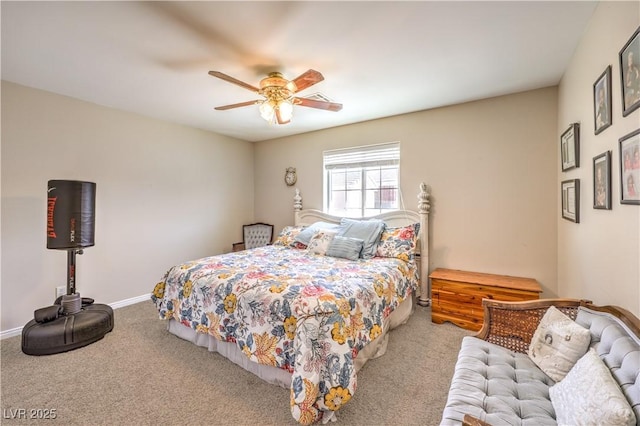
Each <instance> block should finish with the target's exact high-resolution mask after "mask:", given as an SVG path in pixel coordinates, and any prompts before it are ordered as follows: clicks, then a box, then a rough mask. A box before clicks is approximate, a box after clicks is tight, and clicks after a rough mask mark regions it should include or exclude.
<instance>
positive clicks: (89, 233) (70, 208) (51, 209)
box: [47, 180, 96, 250]
mask: <svg viewBox="0 0 640 426" xmlns="http://www.w3.org/2000/svg"><path fill="white" fill-rule="evenodd" d="M95 209H96V184H95V183H93V182H82V181H77V180H50V181H49V183H48V190H47V248H48V249H60V250H70V249H81V248H84V247H91V246H93V245H94V234H95V228H96V223H95Z"/></svg>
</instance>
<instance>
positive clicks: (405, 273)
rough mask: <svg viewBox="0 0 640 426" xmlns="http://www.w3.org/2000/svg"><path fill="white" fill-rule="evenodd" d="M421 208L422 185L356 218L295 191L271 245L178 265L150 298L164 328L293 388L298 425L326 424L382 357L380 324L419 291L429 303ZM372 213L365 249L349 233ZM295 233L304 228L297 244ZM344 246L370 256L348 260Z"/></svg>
mask: <svg viewBox="0 0 640 426" xmlns="http://www.w3.org/2000/svg"><path fill="white" fill-rule="evenodd" d="M428 213H429V193H428V189H427V186H426V185H425V184H424V183H423V184H421V185H420V192H419V194H418V211H417V212H414V211H409V210H398V211H394V212H390V213H384V214H382V215H379V216H375V217H372V218H366V220H365V219H363V220H359V221H357V220H351V219H343V218H339V217H334V216H330V215H327V214H324V213H322V212H320V211H318V210H304V209H303V208H302V199H301V197H300V193H299V191H298V190H296V195H295V198H294V218H295V221H294V225H293V226H288V227H285V228H284V229H283V230H282V232H281V233H280V235H279V236H278V238H277V240H276V241H275V243H274V244H273V245H269V246H264V247H258V248H254V249H250V250H244V251H240V252H234V253H226V254H222V255H217V256H211V257H206V258H202V259H197V260H193V261H190V262H186V263H183V264H181V265H176V266H174V267H172V268H171V269H169V271H167V273H166V274H165V275H164V277H163V278H162V280H161V281H160V282H159V283H157V284H156V286H155V288H154V290H153V293H152V296H151V298H152V300H153V302H154V303H155V304H156V307H157V309H158V312H159V316H160V318H161V319H164V320H167V321H168V330H169V332H170V333H173V334H175V335H176V336H178V337H180V338H183V339H186V340H188V341H191V342H192V343H194V344H196V345H199V346H204V347H207V348H208V349H209V350H210V351H215V352H218V353H220V354H221V355H222V356H224V357H226V358H228V359H230V360H231V361H233V362H234V363H236V364H238V365H239V366H241V367H242V368H244V369H246V370H248V371H251V372H252V373H254V374H256V375H258V376H259V377H261V378H262V379H263V380H265V381H268V382H270V383H273V384H277V385H279V386H282V387H285V388H288V389H290V395H291V397H290V406H291V413H292V416H293V417H294V419H295V420H296V421H298V422H299V423H301V424H311V423H314V422H317V421H322V422H323V423H326V422H328V421H331V420H335V418H336V417H335V413H336V411H338V410H339V409H340V408H341V407H342V406H344V405H345V404H346V403H348V401H349V400H350V399H351V398H352V397H353V395H354V393H355V391H356V387H357V372H358V370H359V369H360V368H361V367H362V366H363V365H364V363H365V362H366V361H367V360H368V359H371V358H375V357H378V356H381V355H383V354H384V352H385V350H386V344H387V340H388V335H387V333H388V331H389V330H391V329H393V328H394V327H396V326H398V325H400V324H402V323H404V322H406V321H407V319H408V318H409V316H410V315H411V314H412V312H413V310H414V306H415V302H416V297H417V296H418V295H419V298H418V299H417V303H418V304H420V305H423V306H426V305H428V304H429V302H430V300H429V297H428V296H429V289H428V278H427V277H428V262H429V260H428V258H429V256H428V241H429V237H428ZM380 222H382V223H383V225H381V226H382V228H381V229H382V231H381V232H380V234H379V236H378V241H376V243H375V245H373V246H372V245H369V246H367V238H366V237H363V238H351V237H349V235H351V234H349V232H348V231H349V230H354V229H355V230H358V229H360V230H361V229H364V228H366V229H371V228H372V227H373V226H375V225H374V224H378V223H380ZM350 227H351V228H350ZM303 234H306V235H307V238H308V236H309V235H312V236H311V238H310V240H304V242H305V243H306V244H305V243H302V242H300V240H302V235H303ZM343 243H344V244H345V245H344V246H342V245H341V244H343ZM352 244H356V245H358V244H360V245H359V247H360V248H359V249H357V250H358V251H357V252H358V253H359V254H360V256H363V255H365V252H366V253H368V254H369V255H368V256H365V257H366V258H364V259H363V258H357V259H355V257H354V256H353V250H351V245H352ZM356 257H357V254H356Z"/></svg>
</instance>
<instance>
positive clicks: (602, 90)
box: [593, 65, 612, 135]
mask: <svg viewBox="0 0 640 426" xmlns="http://www.w3.org/2000/svg"><path fill="white" fill-rule="evenodd" d="M611 123H612V117H611V65H609V66H607V68H606V69H605V70H604V72H603V73H602V74H600V77H598V79H597V80H596V82H595V83H593V124H594V132H595V134H596V135H597V134H600V133H602V132H603V131H604V130H605V129H606V128H608V127H609V126H611Z"/></svg>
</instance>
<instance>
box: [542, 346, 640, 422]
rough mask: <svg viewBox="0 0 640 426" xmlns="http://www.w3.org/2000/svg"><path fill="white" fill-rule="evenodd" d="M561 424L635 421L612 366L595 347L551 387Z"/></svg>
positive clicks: (550, 391)
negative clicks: (606, 362) (613, 375)
mask: <svg viewBox="0 0 640 426" xmlns="http://www.w3.org/2000/svg"><path fill="white" fill-rule="evenodd" d="M549 396H550V397H551V405H553V409H554V410H555V412H556V421H557V422H558V424H559V425H571V426H578V425H616V426H618V425H620V426H622V425H635V424H636V416H635V414H634V413H633V410H632V409H631V406H630V405H629V402H628V401H627V399H626V398H625V397H624V395H623V394H622V391H621V390H620V386H618V383H617V382H616V381H615V379H614V378H613V377H612V376H611V373H610V372H609V369H608V368H607V366H606V365H604V362H603V361H602V359H600V357H599V356H598V354H597V353H596V351H595V350H594V349H593V348H592V349H589V351H588V352H587V353H586V354H585V355H584V356H583V357H582V358H580V359H579V360H578V362H577V363H576V365H574V366H573V368H572V369H571V371H569V374H567V376H566V377H565V378H564V380H563V381H561V382H559V383H556V384H555V385H553V386H551V387H550V388H549Z"/></svg>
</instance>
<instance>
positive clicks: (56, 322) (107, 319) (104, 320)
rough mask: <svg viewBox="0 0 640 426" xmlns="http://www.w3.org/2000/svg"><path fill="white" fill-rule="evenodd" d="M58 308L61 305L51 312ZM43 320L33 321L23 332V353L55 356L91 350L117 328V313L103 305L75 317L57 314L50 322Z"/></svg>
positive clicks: (81, 310)
mask: <svg viewBox="0 0 640 426" xmlns="http://www.w3.org/2000/svg"><path fill="white" fill-rule="evenodd" d="M55 306H58V305H53V306H52V307H51V308H54V307H55ZM42 309H43V310H44V309H47V308H42ZM39 311H41V310H39ZM37 313H38V311H36V316H38V315H37ZM45 313H46V312H45ZM52 317H53V318H52ZM39 320H40V321H41V322H38V321H36V319H32V320H31V321H29V322H28V323H27V325H25V326H24V328H23V329H22V352H24V353H25V354H27V355H52V354H57V353H61V352H67V351H71V350H74V349H78V348H81V347H83V346H87V345H89V344H91V343H93V342H96V341H98V340H100V339H102V338H103V337H104V335H105V334H107V333H108V332H110V331H111V330H113V324H114V322H113V309H111V306H109V305H101V304H89V305H87V306H82V308H81V309H80V311H79V312H76V313H73V314H63V313H61V314H59V315H55V314H54V315H49V317H48V318H47V315H42V317H40V318H39ZM43 320H44V321H43Z"/></svg>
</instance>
